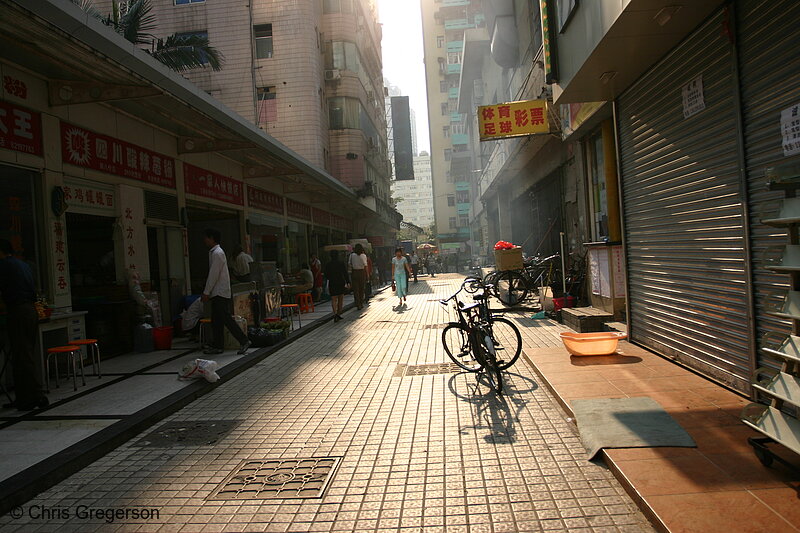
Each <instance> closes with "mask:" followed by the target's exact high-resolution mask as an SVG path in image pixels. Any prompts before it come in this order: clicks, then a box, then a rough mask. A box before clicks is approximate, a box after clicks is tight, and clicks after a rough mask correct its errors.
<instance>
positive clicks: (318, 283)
mask: <svg viewBox="0 0 800 533" xmlns="http://www.w3.org/2000/svg"><path fill="white" fill-rule="evenodd" d="M308 265H309V266H310V267H311V272H312V273H313V274H314V290H313V291H312V292H311V294H312V295H313V297H314V301H315V302H316V301H319V299H320V298H322V283H323V279H322V263H321V262H320V260H319V259H317V254H311V257H310V258H309V260H308Z"/></svg>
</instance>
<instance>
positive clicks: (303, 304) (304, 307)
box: [297, 292, 314, 313]
mask: <svg viewBox="0 0 800 533" xmlns="http://www.w3.org/2000/svg"><path fill="white" fill-rule="evenodd" d="M297 305H299V306H300V312H301V313H311V312H313V311H314V299H313V298H312V297H311V293H310V292H301V293H300V294H298V295H297Z"/></svg>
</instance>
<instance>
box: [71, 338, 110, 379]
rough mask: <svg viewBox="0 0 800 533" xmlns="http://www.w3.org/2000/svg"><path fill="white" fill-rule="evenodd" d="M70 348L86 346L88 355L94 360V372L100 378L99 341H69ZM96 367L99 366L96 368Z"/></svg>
mask: <svg viewBox="0 0 800 533" xmlns="http://www.w3.org/2000/svg"><path fill="white" fill-rule="evenodd" d="M69 344H70V346H86V352H87V354H88V355H89V356H90V357H91V358H92V372H94V374H95V375H96V376H97V377H98V378H102V377H103V376H101V375H100V346H99V345H98V344H97V339H78V340H74V341H69ZM94 365H97V368H95V366H94Z"/></svg>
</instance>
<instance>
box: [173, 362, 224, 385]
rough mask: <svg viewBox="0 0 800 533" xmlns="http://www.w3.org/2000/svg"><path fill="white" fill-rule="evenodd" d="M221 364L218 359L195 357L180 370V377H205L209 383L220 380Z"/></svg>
mask: <svg viewBox="0 0 800 533" xmlns="http://www.w3.org/2000/svg"><path fill="white" fill-rule="evenodd" d="M217 368H219V365H218V364H217V362H216V361H209V360H208V359H195V360H194V361H189V362H187V363H186V364H185V365H183V368H181V370H180V371H179V372H178V379H198V378H205V380H206V381H208V382H209V383H215V382H217V381H219V374H217Z"/></svg>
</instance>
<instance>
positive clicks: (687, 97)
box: [683, 74, 706, 118]
mask: <svg viewBox="0 0 800 533" xmlns="http://www.w3.org/2000/svg"><path fill="white" fill-rule="evenodd" d="M705 108H706V100H705V98H704V97H703V75H702V74H701V75H699V76H697V77H696V78H695V79H693V80H692V81H690V82H689V83H687V84H686V85H684V86H683V118H689V117H691V116H692V115H696V114H697V113H699V112H700V111H702V110H703V109H705Z"/></svg>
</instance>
